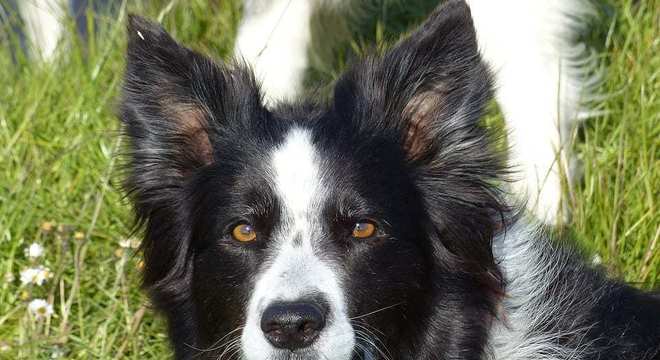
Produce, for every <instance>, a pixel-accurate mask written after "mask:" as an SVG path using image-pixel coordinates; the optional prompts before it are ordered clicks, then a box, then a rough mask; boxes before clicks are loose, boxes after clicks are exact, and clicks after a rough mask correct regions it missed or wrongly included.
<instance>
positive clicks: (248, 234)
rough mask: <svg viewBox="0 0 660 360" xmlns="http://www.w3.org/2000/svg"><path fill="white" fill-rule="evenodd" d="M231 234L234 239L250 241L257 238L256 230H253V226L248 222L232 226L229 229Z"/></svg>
mask: <svg viewBox="0 0 660 360" xmlns="http://www.w3.org/2000/svg"><path fill="white" fill-rule="evenodd" d="M231 236H232V237H233V238H234V240H236V241H240V242H250V241H254V240H255V239H256V238H257V232H256V231H254V227H253V226H252V225H250V224H240V225H236V226H235V227H234V229H233V230H232V231H231Z"/></svg>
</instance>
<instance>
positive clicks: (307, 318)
mask: <svg viewBox="0 0 660 360" xmlns="http://www.w3.org/2000/svg"><path fill="white" fill-rule="evenodd" d="M326 312H327V310H326V309H325V308H324V307H323V306H322V305H317V304H312V303H308V302H295V303H293V302H290V303H275V304H272V305H270V306H268V307H267V308H266V310H265V311H264V313H263V315H262V316H261V331H263V332H264V335H266V339H268V341H269V342H270V343H271V344H273V346H275V347H277V348H283V349H289V350H292V351H293V350H296V349H300V348H304V347H307V346H309V345H311V344H312V343H313V342H314V340H316V338H317V337H318V336H319V333H320V332H321V330H323V327H324V326H325V313H326Z"/></svg>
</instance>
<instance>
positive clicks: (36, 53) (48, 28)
mask: <svg viewBox="0 0 660 360" xmlns="http://www.w3.org/2000/svg"><path fill="white" fill-rule="evenodd" d="M18 4H19V11H20V12H21V16H22V17H23V19H24V21H25V35H26V37H27V39H28V44H29V49H30V53H31V55H32V56H33V57H35V58H41V59H43V60H46V61H48V60H51V59H53V58H54V57H55V56H56V54H57V51H56V50H57V46H58V44H59V42H60V39H61V37H62V32H63V26H62V19H63V16H64V13H65V11H64V9H65V3H64V1H62V0H21V1H19V2H18Z"/></svg>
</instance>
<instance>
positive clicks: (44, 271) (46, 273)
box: [21, 266, 53, 286]
mask: <svg viewBox="0 0 660 360" xmlns="http://www.w3.org/2000/svg"><path fill="white" fill-rule="evenodd" d="M52 277H53V273H51V272H50V270H49V269H48V268H46V267H43V266H39V267H36V268H27V269H24V270H23V271H21V284H23V285H28V284H34V285H39V286H41V285H43V284H44V283H45V282H46V280H48V279H50V278H52Z"/></svg>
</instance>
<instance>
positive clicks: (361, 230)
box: [353, 221, 376, 239]
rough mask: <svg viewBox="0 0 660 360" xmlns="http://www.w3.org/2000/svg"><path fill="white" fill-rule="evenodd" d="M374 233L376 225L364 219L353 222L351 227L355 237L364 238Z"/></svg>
mask: <svg viewBox="0 0 660 360" xmlns="http://www.w3.org/2000/svg"><path fill="white" fill-rule="evenodd" d="M375 233H376V225H374V224H373V223H370V222H366V221H360V222H358V223H355V227H354V228H353V237H354V238H356V239H366V238H368V237H372V236H373V235H374V234H375Z"/></svg>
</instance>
